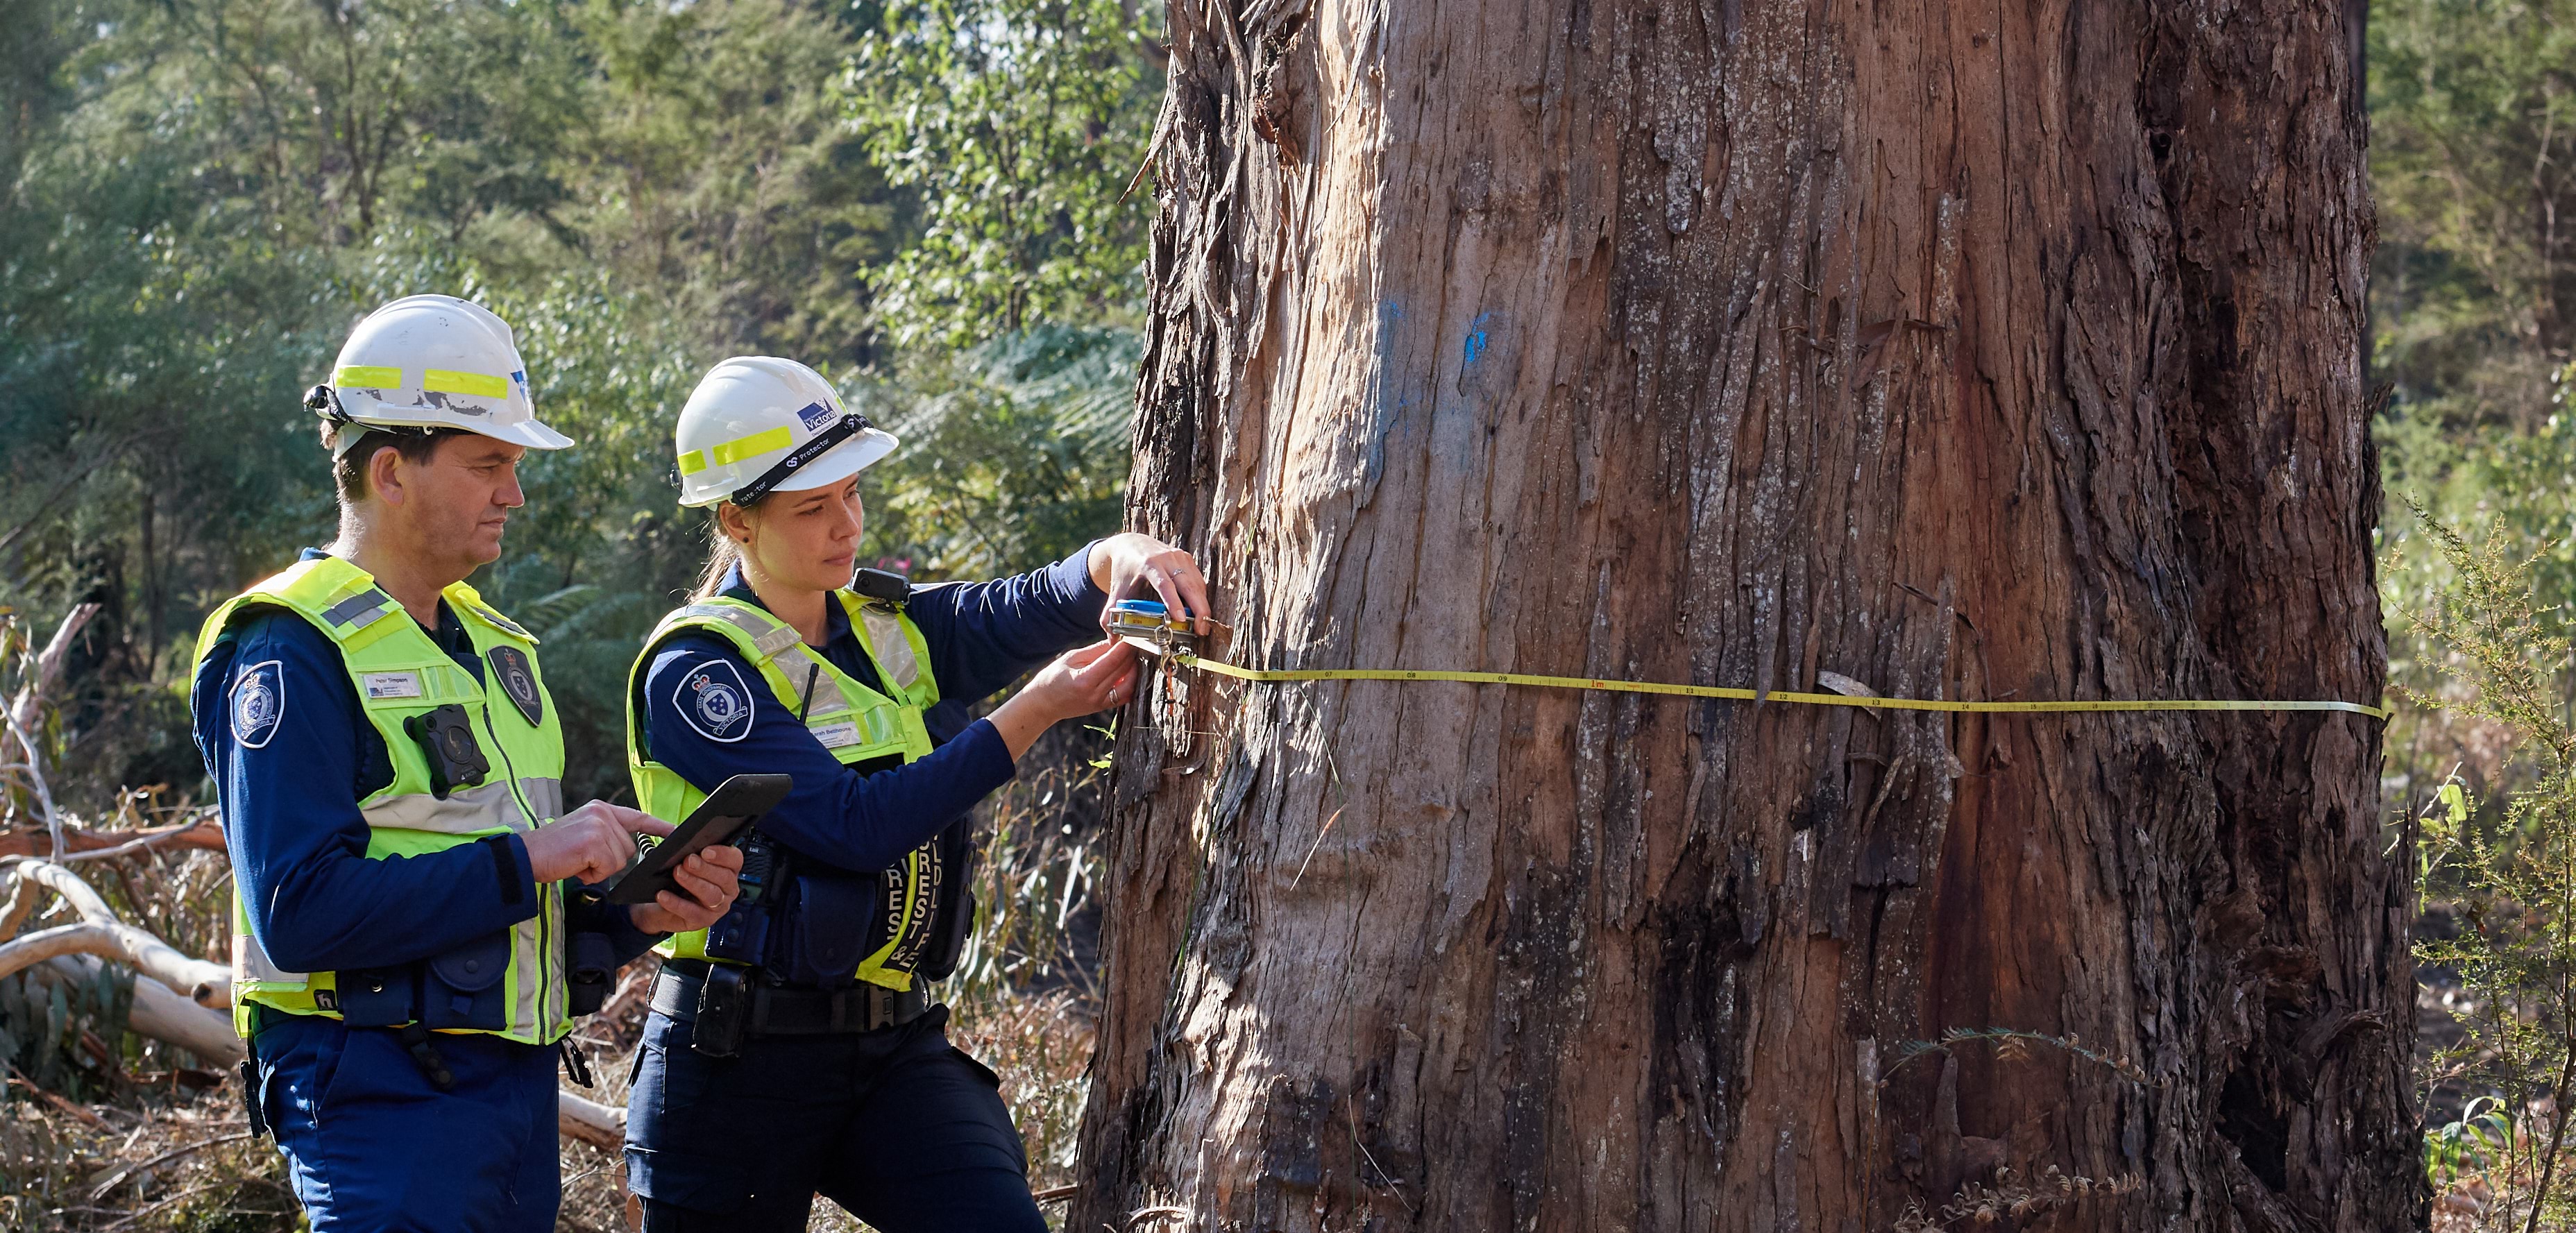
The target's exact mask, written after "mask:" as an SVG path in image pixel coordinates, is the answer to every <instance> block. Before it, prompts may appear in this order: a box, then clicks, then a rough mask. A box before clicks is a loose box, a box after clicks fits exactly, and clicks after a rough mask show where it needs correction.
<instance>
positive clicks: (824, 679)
mask: <svg viewBox="0 0 2576 1233" xmlns="http://www.w3.org/2000/svg"><path fill="white" fill-rule="evenodd" d="M769 662H770V663H771V664H773V665H775V666H776V667H777V668H778V670H779V671H781V672H784V673H786V674H787V679H788V680H790V681H793V682H795V683H796V688H798V689H806V684H805V682H807V681H808V680H811V681H812V682H814V684H813V687H812V688H811V690H810V691H809V692H811V693H812V694H813V695H814V696H813V698H812V699H810V700H809V699H806V698H802V697H799V698H795V699H791V701H794V702H796V703H797V704H798V705H801V706H803V707H804V708H805V718H807V719H809V720H815V719H821V718H823V717H825V716H827V715H838V714H840V713H842V712H843V711H847V710H849V709H850V700H849V699H848V698H847V697H845V696H843V695H842V693H841V688H840V686H837V685H834V684H833V683H832V674H831V673H830V672H828V671H811V670H813V669H820V668H821V667H822V661H821V660H818V659H816V658H814V653H813V652H811V651H808V650H806V649H805V644H804V643H802V642H799V643H797V644H796V645H794V646H791V647H789V648H787V649H786V650H784V651H781V652H779V653H778V654H776V655H773V656H770V657H769ZM826 744H827V745H828V742H827V743H826Z"/></svg>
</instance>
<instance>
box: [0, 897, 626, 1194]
mask: <svg viewBox="0 0 2576 1233" xmlns="http://www.w3.org/2000/svg"><path fill="white" fill-rule="evenodd" d="M7 873H8V875H9V876H10V877H11V879H12V881H13V882H14V883H15V884H16V889H17V891H18V895H17V898H16V899H15V900H14V901H15V902H19V903H23V902H24V901H25V899H26V898H27V897H28V895H29V892H31V891H32V890H33V889H34V888H35V887H38V886H42V887H44V888H45V889H48V890H51V891H53V892H55V893H56V894H59V895H61V896H62V897H63V898H64V899H65V900H67V901H69V902H70V903H71V905H72V907H73V909H74V910H75V911H78V912H79V913H80V914H81V917H82V919H81V920H79V921H77V922H75V923H72V924H68V925H57V926H55V927H54V928H51V929H41V930H38V931H36V932H34V933H31V934H28V935H27V936H25V937H22V938H18V939H16V940H15V941H11V942H7V943H5V944H0V977H5V976H8V975H10V974H12V973H15V972H20V971H25V972H28V973H29V974H30V976H31V977H32V978H33V979H35V980H37V981H40V982H44V983H47V984H51V983H53V982H56V981H64V980H94V979H96V978H97V975H98V971H99V965H100V964H102V963H104V962H111V961H112V962H116V963H122V964H124V965H126V966H127V967H130V968H133V969H135V971H136V972H137V973H139V974H141V975H145V976H150V977H151V978H152V979H150V980H140V979H138V980H136V981H135V982H134V1002H133V1006H132V1009H131V1010H130V1011H129V1012H128V1013H127V1018H126V1024H125V1026H126V1029H127V1030H128V1031H131V1032H133V1033H134V1034H135V1035H137V1036H141V1037H143V1038H145V1039H147V1040H157V1041H160V1042H162V1043H164V1044H170V1045H177V1046H179V1047H180V1048H182V1049H186V1050H188V1051H189V1052H191V1053H194V1054H196V1055H197V1056H199V1057H201V1058H204V1059H206V1060H208V1061H213V1062H217V1063H220V1064H221V1065H224V1066H227V1067H229V1066H232V1065H234V1064H236V1063H238V1062H240V1061H241V1060H242V1057H243V1053H244V1051H243V1048H242V1042H241V1038H239V1037H237V1036H235V1035H233V1023H232V1016H230V1015H228V1014H225V1013H224V1012H223V1010H221V1009H219V1008H220V1007H225V1006H229V1005H231V1002H232V985H231V979H230V978H231V974H230V973H229V972H227V971H225V969H224V966H223V965H222V964H219V963H209V962H207V961H205V960H203V959H192V958H189V957H188V956H187V955H185V954H182V953H180V952H179V951H178V950H177V949H176V948H175V947H172V946H171V945H170V944H169V943H167V942H164V941H162V940H161V939H159V938H156V937H154V936H152V935H151V934H150V933H148V932H145V931H144V930H141V929H138V928H135V927H134V926H132V925H129V924H126V923H125V922H123V921H121V920H118V919H117V918H116V914H115V913H114V912H113V911H111V910H110V909H109V908H108V906H107V902H106V901H105V900H103V899H100V898H99V896H98V892H97V891H95V890H92V889H90V886H89V884H88V883H86V882H83V881H81V880H80V878H79V876H78V875H76V874H74V873H72V872H71V871H70V870H68V869H65V868H63V867H62V866H60V865H55V864H51V863H49V862H46V861H22V862H19V863H18V864H16V865H14V866H11V867H9V869H8V870H7ZM16 927H17V922H16V921H14V920H12V921H0V928H4V929H6V930H14V929H15V928H16ZM0 936H6V934H5V932H0ZM556 1097H557V1108H556V1117H555V1125H556V1128H557V1129H558V1130H559V1131H561V1132H562V1133H563V1134H566V1135H569V1136H571V1137H573V1138H576V1139H579V1140H581V1141H582V1142H584V1143H590V1144H594V1145H596V1146H598V1147H601V1148H605V1149H606V1150H608V1151H612V1152H614V1151H617V1150H619V1149H620V1148H621V1147H623V1146H624V1145H625V1142H626V1110H624V1109H621V1108H618V1107H616V1106H614V1105H604V1104H601V1103H599V1102H598V1101H595V1100H591V1099H589V1098H587V1097H584V1096H580V1095H576V1094H575V1093H572V1092H567V1091H562V1090H561V1089H558V1090H557V1092H556Z"/></svg>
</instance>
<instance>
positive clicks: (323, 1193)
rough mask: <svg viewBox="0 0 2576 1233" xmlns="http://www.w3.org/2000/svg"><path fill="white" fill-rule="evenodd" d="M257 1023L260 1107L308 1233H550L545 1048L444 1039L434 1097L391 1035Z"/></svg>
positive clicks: (311, 1019)
mask: <svg viewBox="0 0 2576 1233" xmlns="http://www.w3.org/2000/svg"><path fill="white" fill-rule="evenodd" d="M255 1013H257V1014H258V1016H259V1025H258V1029H257V1031H256V1032H255V1033H254V1037H253V1040H254V1043H255V1044H256V1046H257V1048H258V1050H259V1073H260V1085H259V1087H260V1092H259V1099H260V1101H261V1105H260V1107H261V1110H262V1113H263V1114H264V1115H265V1116H266V1117H267V1118H268V1124H269V1126H270V1127H272V1128H273V1129H274V1130H275V1131H276V1134H277V1147H278V1150H279V1151H281V1152H283V1153H285V1156H286V1162H287V1167H288V1175H289V1177H290V1179H291V1180H292V1181H293V1183H294V1186H295V1197H296V1198H297V1199H299V1200H301V1201H302V1202H303V1204H304V1210H305V1211H306V1213H307V1214H308V1215H310V1216H311V1218H312V1221H313V1226H312V1227H313V1233H336V1231H339V1230H348V1231H351V1233H357V1231H360V1230H365V1231H368V1233H375V1231H379V1230H421V1231H422V1233H429V1231H432V1230H437V1231H441V1233H455V1231H457V1230H473V1231H474V1233H547V1231H548V1230H551V1229H553V1228H554V1227H555V1209H556V1207H557V1206H559V1205H560V1204H561V1202H562V1199H563V1182H562V1178H561V1176H560V1174H559V1173H558V1172H557V1168H556V1159H557V1158H556V1155H555V1153H556V1142H555V1124H556V1122H555V1056H556V1055H555V1050H554V1049H552V1048H550V1047H547V1046H541V1045H523V1044H519V1043H517V1042H515V1041H508V1040H503V1039H501V1038H500V1037H498V1036H490V1035H479V1034H478V1035H454V1036H448V1035H442V1036H439V1037H437V1038H436V1041H437V1048H438V1051H439V1055H440V1056H441V1057H443V1058H445V1059H446V1061H447V1067H448V1070H449V1071H450V1072H452V1073H453V1075H454V1076H455V1082H454V1084H453V1085H452V1086H450V1087H449V1088H448V1090H446V1091H444V1092H442V1091H439V1090H438V1089H436V1088H434V1087H431V1086H430V1083H429V1079H428V1078H427V1077H426V1076H424V1075H423V1074H421V1071H420V1065H419V1063H417V1062H415V1061H413V1060H412V1056H411V1054H410V1053H408V1052H406V1051H405V1050H404V1048H403V1046H402V1042H401V1041H399V1040H397V1039H395V1036H394V1033H393V1031H392V1030H391V1029H388V1028H353V1027H349V1026H348V1025H346V1024H343V1023H341V1022H340V1021H339V1020H337V1019H327V1018H323V1017H320V1016H316V1015H289V1014H279V1013H271V1012H267V1011H259V1012H255Z"/></svg>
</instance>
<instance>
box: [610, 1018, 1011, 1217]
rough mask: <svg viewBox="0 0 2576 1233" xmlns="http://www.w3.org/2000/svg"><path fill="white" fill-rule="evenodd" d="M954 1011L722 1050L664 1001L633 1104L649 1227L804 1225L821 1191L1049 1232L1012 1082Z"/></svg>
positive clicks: (630, 1140) (651, 1024) (888, 1209)
mask: <svg viewBox="0 0 2576 1233" xmlns="http://www.w3.org/2000/svg"><path fill="white" fill-rule="evenodd" d="M947 1023H948V1008H947V1007H944V1006H935V1007H932V1008H931V1010H930V1013H928V1014H926V1015H923V1016H922V1017H921V1018H919V1019H916V1020H913V1021H912V1022H910V1023H907V1024H902V1025H900V1026H897V1027H890V1028H883V1029H880V1030H878V1031H874V1032H867V1033H862V1034H854V1035H845V1036H765V1037H758V1038H755V1039H750V1040H745V1041H744V1042H742V1047H741V1049H740V1051H739V1052H738V1053H737V1054H736V1055H735V1056H733V1057H730V1058H710V1057H706V1056H703V1055H701V1054H699V1053H698V1052H697V1051H696V1050H695V1049H693V1048H691V1047H690V1044H689V1033H690V1030H691V1025H690V1024H688V1023H684V1022H680V1021H677V1020H674V1019H671V1018H670V1017H668V1016H665V1015H662V1014H660V1013H656V1014H654V1016H653V1017H652V1019H651V1020H649V1021H648V1022H647V1023H646V1024H645V1027H644V1044H643V1047H642V1051H641V1053H640V1055H639V1056H638V1059H637V1066H638V1067H639V1069H638V1070H637V1072H636V1078H635V1086H634V1090H633V1091H632V1092H631V1093H630V1094H629V1096H628V1104H627V1110H626V1178H627V1185H628V1187H629V1188H630V1189H632V1190H633V1191H634V1192H635V1193H636V1194H638V1195H640V1196H642V1197H643V1199H644V1228H645V1231H646V1233H700V1231H702V1230H719V1229H722V1230H744V1231H746V1233H769V1231H771V1230H777V1231H779V1233H785V1231H787V1230H801V1229H803V1228H804V1227H805V1222H806V1214H807V1212H808V1211H809V1210H810V1209H811V1208H812V1206H813V1202H814V1195H815V1194H816V1193H818V1192H819V1193H821V1194H824V1195H827V1196H829V1197H830V1198H831V1199H832V1201H833V1202H835V1203H838V1204H840V1205H841V1206H842V1207H845V1208H848V1209H849V1211H850V1213H851V1214H852V1215H854V1216H857V1217H858V1218H859V1219H861V1220H864V1221H866V1222H868V1224H869V1226H870V1227H872V1228H875V1229H878V1230H880V1231H881V1233H934V1231H936V1233H1045V1230H1046V1221H1045V1219H1044V1218H1043V1217H1041V1216H1039V1215H1038V1208H1037V1203H1036V1201H1035V1200H1033V1199H1031V1198H1030V1197H1029V1181H1028V1159H1027V1157H1026V1156H1025V1155H1024V1154H1023V1152H1022V1149H1021V1146H1020V1132H1019V1130H1018V1128H1016V1127H1014V1126H1013V1125H1012V1124H1011V1113H1010V1110H1009V1109H1007V1108H1005V1107H1004V1106H1003V1104H1002V1094H1001V1091H1000V1088H1001V1082H1000V1080H998V1079H996V1078H995V1077H994V1075H993V1072H992V1071H991V1070H989V1069H987V1068H986V1067H985V1066H984V1064H983V1063H981V1062H978V1061H976V1060H975V1059H973V1058H971V1057H968V1056H967V1055H966V1054H965V1053H963V1052H961V1051H959V1050H958V1049H956V1048H955V1047H953V1046H951V1045H950V1044H949V1043H948V1034H947V1031H946V1026H947Z"/></svg>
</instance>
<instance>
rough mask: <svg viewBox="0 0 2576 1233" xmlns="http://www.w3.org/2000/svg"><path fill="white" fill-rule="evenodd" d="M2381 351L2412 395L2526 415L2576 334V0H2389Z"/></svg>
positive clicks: (2383, 27) (2467, 416) (2538, 404)
mask: <svg viewBox="0 0 2576 1233" xmlns="http://www.w3.org/2000/svg"><path fill="white" fill-rule="evenodd" d="M2368 37H2369V55H2370V74H2369V94H2370V107H2371V125H2370V136H2371V142H2370V161H2371V167H2370V170H2371V188H2372V191H2373V193H2374V195H2375V196H2376V197H2377V198H2378V201H2379V207H2380V213H2379V217H2380V229H2379V234H2380V248H2379V254H2378V258H2377V262H2376V268H2375V270H2374V274H2375V277H2374V279H2373V282H2372V300H2373V319H2374V320H2375V321H2376V322H2377V324H2378V337H2377V338H2376V339H2375V343H2374V347H2375V351H2376V361H2377V363H2378V365H2379V366H2380V369H2381V371H2382V373H2383V374H2384V376H2385V377H2386V379H2388V380H2389V381H2390V382H2391V384H2392V385H2393V386H2394V388H2395V391H2396V393H2397V396H2398V399H2399V400H2400V402H2401V403H2408V404H2429V405H2428V406H2425V407H2423V408H2422V409H2423V410H2425V411H2428V412H2430V413H2432V414H2435V415H2438V416H2440V417H2441V418H2443V419H2444V420H2445V421H2448V422H2456V423H2485V422H2502V423H2506V424H2511V425H2513V426H2516V427H2523V428H2528V427H2530V426H2531V425H2532V424H2534V423H2535V422H2537V421H2538V420H2539V418H2540V417H2541V416H2542V415H2544V414H2546V412H2547V409H2548V406H2549V398H2548V389H2547V383H2548V376H2549V373H2550V372H2551V371H2552V370H2553V369H2555V368H2556V367H2557V366H2558V365H2559V364H2561V363H2563V362H2565V359H2566V356H2567V354H2568V348H2569V345H2570V343H2571V341H2576V261H2571V258H2576V3H2570V2H2569V0H2379V2H2378V3H2376V4H2374V5H2372V6H2371V15H2370V23H2369V31H2368Z"/></svg>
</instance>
